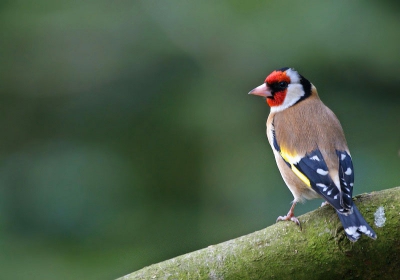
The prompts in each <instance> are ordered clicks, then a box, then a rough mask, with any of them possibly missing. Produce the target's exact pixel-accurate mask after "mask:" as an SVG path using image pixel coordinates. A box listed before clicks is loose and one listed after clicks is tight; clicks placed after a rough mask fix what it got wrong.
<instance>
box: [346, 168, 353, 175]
mask: <svg viewBox="0 0 400 280" xmlns="http://www.w3.org/2000/svg"><path fill="white" fill-rule="evenodd" d="M351 173H353V171H351V168H350V167H347V170H346V171H345V172H344V174H346V175H351Z"/></svg>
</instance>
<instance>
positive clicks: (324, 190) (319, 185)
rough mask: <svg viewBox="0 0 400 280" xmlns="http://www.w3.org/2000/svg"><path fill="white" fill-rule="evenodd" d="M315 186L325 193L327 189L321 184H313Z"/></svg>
mask: <svg viewBox="0 0 400 280" xmlns="http://www.w3.org/2000/svg"><path fill="white" fill-rule="evenodd" d="M315 185H316V186H317V187H320V188H323V189H322V191H323V192H326V190H327V189H328V187H327V186H326V185H324V184H321V183H317V184H315Z"/></svg>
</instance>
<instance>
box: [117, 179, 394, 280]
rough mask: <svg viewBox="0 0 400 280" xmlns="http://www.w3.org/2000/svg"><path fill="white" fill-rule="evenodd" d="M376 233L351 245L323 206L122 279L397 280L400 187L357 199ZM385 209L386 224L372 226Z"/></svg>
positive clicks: (333, 212)
mask: <svg viewBox="0 0 400 280" xmlns="http://www.w3.org/2000/svg"><path fill="white" fill-rule="evenodd" d="M354 200H355V203H356V205H357V207H358V208H359V210H360V212H361V213H363V215H364V217H365V219H366V220H367V221H368V223H369V224H370V225H372V226H373V228H374V229H375V230H376V232H377V234H378V239H377V240H375V241H374V240H372V239H369V238H367V237H365V236H363V237H362V238H361V239H360V240H359V241H357V242H356V243H352V242H350V241H349V240H348V239H347V238H346V236H345V234H344V231H343V227H342V226H341V224H340V222H339V219H338V217H337V214H336V213H335V211H334V210H333V209H332V208H331V207H330V206H324V207H322V208H319V209H317V210H315V211H312V212H309V213H307V214H305V215H303V216H300V217H299V220H300V222H301V223H302V230H300V228H299V227H298V226H297V225H295V224H294V223H291V222H280V223H277V224H274V225H272V226H270V227H268V228H266V229H263V230H260V231H257V232H254V233H251V234H248V235H245V236H242V237H239V238H236V239H233V240H229V241H226V242H223V243H220V244H217V245H213V246H209V247H207V248H205V249H202V250H199V251H195V252H192V253H189V254H186V255H183V256H179V257H176V258H174V259H171V260H167V261H164V262H161V263H158V264H154V265H151V266H148V267H145V268H143V269H141V270H139V271H136V272H134V273H132V274H130V275H127V276H125V277H123V278H120V279H294V278H296V279H321V278H327V277H328V278H330V279H335V278H346V279H376V278H378V277H379V278H380V279H394V278H393V277H396V276H398V275H400V257H399V255H400V254H399V253H400V231H399V230H398V228H399V225H400V219H399V213H400V187H398V188H393V189H389V190H384V191H380V192H373V193H371V194H363V195H360V196H357V197H355V198H354ZM379 206H383V207H384V210H385V215H386V223H385V225H384V226H383V227H381V228H378V227H376V226H375V225H374V213H375V211H376V210H377V208H378V207H379Z"/></svg>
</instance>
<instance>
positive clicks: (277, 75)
mask: <svg viewBox="0 0 400 280" xmlns="http://www.w3.org/2000/svg"><path fill="white" fill-rule="evenodd" d="M265 82H266V83H267V84H273V83H279V82H287V83H290V78H289V76H288V75H286V73H285V72H282V71H274V72H272V73H271V74H269V75H268V77H267V78H266V79H265Z"/></svg>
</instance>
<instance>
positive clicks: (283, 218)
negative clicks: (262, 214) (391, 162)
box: [276, 213, 301, 229]
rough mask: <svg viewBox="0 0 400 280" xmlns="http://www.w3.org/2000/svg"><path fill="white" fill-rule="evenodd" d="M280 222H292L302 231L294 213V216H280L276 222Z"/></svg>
mask: <svg viewBox="0 0 400 280" xmlns="http://www.w3.org/2000/svg"><path fill="white" fill-rule="evenodd" d="M279 221H292V222H294V223H295V224H296V225H298V226H299V227H300V229H301V224H300V221H299V219H297V218H296V217H295V216H293V213H292V215H289V214H288V215H286V216H279V217H278V219H276V222H279Z"/></svg>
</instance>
